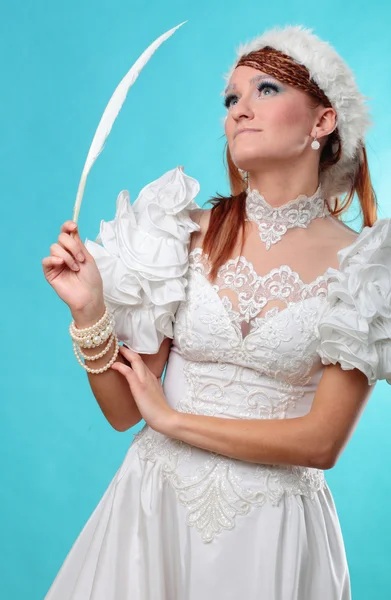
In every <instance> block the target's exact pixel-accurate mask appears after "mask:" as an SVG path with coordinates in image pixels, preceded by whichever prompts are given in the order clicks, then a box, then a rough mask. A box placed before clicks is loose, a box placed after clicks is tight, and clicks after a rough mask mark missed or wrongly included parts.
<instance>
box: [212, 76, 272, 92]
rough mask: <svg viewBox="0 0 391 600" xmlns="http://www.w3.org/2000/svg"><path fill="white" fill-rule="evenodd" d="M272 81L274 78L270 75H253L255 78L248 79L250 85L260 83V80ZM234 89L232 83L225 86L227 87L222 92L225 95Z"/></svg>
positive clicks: (234, 86)
mask: <svg viewBox="0 0 391 600" xmlns="http://www.w3.org/2000/svg"><path fill="white" fill-rule="evenodd" d="M270 78H271V79H274V77H272V75H255V77H252V78H251V79H250V84H253V83H256V82H257V81H260V80H262V79H270ZM235 89H236V85H235V84H234V83H230V84H229V85H227V87H226V88H225V90H224V94H226V93H227V92H229V91H230V90H235Z"/></svg>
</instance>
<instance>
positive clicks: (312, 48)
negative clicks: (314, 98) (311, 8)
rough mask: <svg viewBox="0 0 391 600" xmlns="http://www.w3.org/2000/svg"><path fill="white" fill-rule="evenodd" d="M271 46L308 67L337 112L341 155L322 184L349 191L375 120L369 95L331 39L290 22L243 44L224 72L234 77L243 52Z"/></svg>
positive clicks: (332, 191)
mask: <svg viewBox="0 0 391 600" xmlns="http://www.w3.org/2000/svg"><path fill="white" fill-rule="evenodd" d="M265 46H271V47H272V48H275V49H276V50H279V51H280V52H283V53H284V54H287V55H288V56H291V57H292V58H293V59H294V60H296V61H297V62H298V63H301V64H303V65H304V66H306V67H307V69H308V71H309V73H310V76H311V78H312V79H313V81H315V83H317V84H318V86H319V87H320V88H321V89H322V90H323V92H324V93H325V94H326V96H327V97H328V99H329V100H330V102H331V104H332V106H333V108H334V109H335V110H336V113H337V125H338V131H339V134H340V137H341V141H342V155H341V158H340V160H339V161H338V163H337V164H336V165H334V166H332V167H330V168H329V169H327V170H326V171H325V172H324V173H322V177H321V183H322V188H323V190H324V191H325V193H327V195H328V196H335V195H338V194H342V193H345V192H347V191H348V190H349V189H350V187H351V185H352V181H353V180H354V176H355V174H356V171H357V169H358V167H359V164H360V161H361V158H362V152H361V144H362V143H364V140H365V134H366V131H367V129H368V128H369V126H370V125H371V124H372V123H371V119H370V115H369V112H368V108H367V106H366V104H365V102H366V100H367V98H366V97H365V96H363V95H362V94H361V92H360V91H359V89H358V87H357V84H356V81H355V77H354V74H353V72H352V71H351V69H350V68H349V67H348V66H347V64H346V63H345V62H344V61H343V59H342V58H341V57H340V56H339V54H338V53H337V52H336V51H335V50H334V48H333V47H332V46H331V45H330V44H329V43H328V42H325V41H323V40H321V39H320V38H319V37H318V36H316V35H315V34H313V33H312V29H306V28H304V27H303V26H302V25H295V26H293V25H289V26H287V27H284V28H275V29H271V30H269V31H266V32H265V33H263V34H262V35H260V36H258V37H256V38H254V39H253V40H251V41H250V42H246V43H244V44H240V46H239V48H238V49H237V50H236V53H237V59H236V61H235V63H234V64H233V65H232V67H231V68H230V70H229V71H228V72H227V73H226V74H225V75H224V78H225V80H226V81H227V82H228V80H229V79H230V78H231V76H232V74H233V72H234V69H235V67H236V65H237V63H238V61H239V59H240V57H241V56H243V55H244V54H248V53H249V52H252V51H253V50H260V49H261V48H264V47H265Z"/></svg>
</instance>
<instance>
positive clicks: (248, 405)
mask: <svg viewBox="0 0 391 600" xmlns="http://www.w3.org/2000/svg"><path fill="white" fill-rule="evenodd" d="M227 80H228V85H227V89H226V90H225V98H224V104H225V106H226V108H227V116H226V119H225V133H226V137H227V162H228V169H229V180H230V185H231V191H232V194H231V196H229V197H217V198H214V199H213V201H212V208H211V209H209V210H202V209H199V208H198V206H197V204H196V203H195V201H194V198H195V197H196V195H197V193H198V191H199V184H198V182H197V181H196V180H195V179H193V178H191V177H189V176H187V175H185V174H184V172H183V169H182V167H177V168H176V169H173V170H171V171H168V172H167V173H165V174H164V175H163V176H162V177H160V178H159V179H157V180H156V181H153V182H152V183H150V184H148V185H147V186H146V187H145V188H143V189H142V190H141V192H140V195H139V197H138V198H137V200H136V201H135V202H134V203H133V205H130V202H129V195H128V193H127V192H126V191H125V192H121V193H120V195H119V197H118V200H117V212H116V215H115V218H114V220H113V221H111V222H108V223H105V222H102V224H101V228H100V234H99V236H98V238H97V240H96V243H94V242H91V241H89V240H86V242H85V244H83V243H82V241H81V239H80V237H79V235H78V233H77V228H76V226H75V224H74V223H72V222H70V221H67V222H66V223H64V224H63V226H62V228H61V233H60V236H59V239H58V243H56V244H53V246H52V247H51V254H50V256H49V257H47V258H45V259H44V260H43V268H44V272H45V276H46V278H47V280H48V281H49V283H50V284H51V285H52V286H53V288H54V289H55V291H56V292H57V293H58V295H59V296H60V297H61V298H62V299H63V300H64V301H65V302H66V303H67V304H68V305H69V307H70V309H71V313H72V316H73V321H72V324H71V327H70V333H71V336H72V339H73V341H74V348H75V353H76V356H77V357H78V360H79V362H80V364H81V365H82V366H83V367H84V368H85V369H86V370H87V373H88V377H89V381H90V384H91V388H92V390H93V392H94V394H95V397H96V399H97V401H98V402H99V405H100V407H101V409H102V411H103V413H104V414H105V416H106V418H107V419H108V421H109V422H110V423H111V425H112V426H113V427H114V428H115V429H117V430H118V431H125V430H127V429H129V428H130V427H132V426H134V425H135V424H136V423H138V422H139V421H140V420H141V419H142V418H143V419H144V420H145V421H146V425H145V426H144V428H143V429H142V430H141V431H140V432H138V433H137V434H136V436H135V439H134V441H133V443H132V445H131V446H130V448H129V450H128V453H127V455H126V457H125V460H124V462H123V464H122V465H121V467H120V468H119V470H118V472H117V473H116V475H115V476H114V478H113V480H112V482H111V483H110V485H109V487H108V489H107V490H106V492H105V494H104V495H103V497H102V499H101V501H100V502H99V504H98V506H97V507H96V509H95V510H94V512H93V514H92V515H91V517H90V518H89V520H88V522H87V523H86V525H85V527H84V528H83V530H82V532H81V533H80V535H79V537H78V539H77V540H76V541H75V543H74V545H73V547H72V549H71V551H70V552H69V554H68V556H67V558H66V560H65V562H64V564H63V566H62V568H61V569H60V571H59V573H58V575H57V577H56V579H55V581H54V583H53V584H52V586H51V588H50V590H49V592H48V594H47V596H46V599H47V600H71V599H72V600H86V599H87V598H88V599H94V600H128V599H131V600H200V598H202V599H203V600H211V599H212V598H213V599H215V598H224V599H225V600H227V599H232V600H237V598H239V597H243V598H246V600H258V599H259V598H262V599H263V600H318V599H325V600H326V599H327V600H337V599H338V600H341V599H342V600H348V599H349V598H351V591H350V580H349V570H348V565H347V559H346V555H345V548H344V542H343V538H342V534H341V529H340V524H339V520H338V515H337V512H336V508H335V505H334V501H333V497H332V494H331V492H330V490H329V488H328V485H327V483H326V481H325V478H324V470H325V469H330V468H331V467H332V466H334V465H335V463H336V461H337V459H338V457H339V456H340V454H341V452H342V451H343V448H344V447H345V445H346V443H347V441H348V439H349V437H350V435H351V434H352V432H353V430H354V427H355V425H356V423H357V420H358V418H359V415H360V414H361V413H362V411H363V409H364V407H365V404H366V402H367V401H368V399H369V397H370V394H371V392H372V390H373V386H374V384H375V382H376V381H377V380H378V379H386V380H387V381H388V383H391V306H390V296H389V293H390V291H389V290H390V281H391V219H381V220H376V197H375V194H374V192H373V189H372V185H371V181H370V176H369V171H368V165H367V159H366V153H365V145H364V139H365V131H366V128H367V126H368V115H367V109H366V107H365V104H364V98H363V96H362V95H361V94H360V92H359V90H358V89H357V86H356V84H355V81H354V77H353V74H352V73H351V71H350V70H349V68H348V67H347V66H346V65H345V64H344V62H343V61H342V59H341V58H340V57H339V56H338V54H337V53H336V52H335V51H334V50H333V49H332V48H331V46H329V45H328V44H327V43H325V42H322V41H321V40H319V39H318V38H317V37H316V36H315V35H313V34H312V33H311V32H310V31H308V30H305V29H304V28H302V27H286V28H285V29H282V30H277V29H276V30H272V31H268V32H266V33H264V34H263V35H262V36H260V37H258V38H257V39H255V40H253V41H252V42H250V43H249V44H247V45H245V46H242V47H241V48H240V49H239V52H238V59H237V61H236V62H235V64H234V65H233V67H232V69H231V71H230V72H229V73H228V75H227ZM355 192H356V194H357V196H358V199H359V202H360V206H361V210H362V215H363V225H364V228H363V229H362V231H361V232H360V233H356V232H355V231H353V230H352V229H350V228H349V227H347V226H346V225H344V224H343V222H342V220H341V216H342V215H343V213H344V212H345V211H346V209H347V208H348V206H349V205H350V203H351V201H352V198H353V195H354V193H355ZM341 195H345V198H344V201H342V199H341ZM71 234H73V235H74V237H72V235H71ZM79 253H82V255H83V257H84V258H82V257H80V260H79V256H78V255H79ZM74 261H76V266H75V267H74V268H75V270H74V271H72V268H73V263H74ZM80 330H83V331H80ZM118 340H120V341H122V342H123V343H124V345H122V346H119V345H118ZM95 356H97V359H96V360H93V358H94V357H95ZM82 358H84V359H85V362H83V361H82ZM166 363H167V369H166V373H165V378H164V384H163V386H162V385H161V382H160V377H161V375H162V373H163V370H164V368H165V366H166Z"/></svg>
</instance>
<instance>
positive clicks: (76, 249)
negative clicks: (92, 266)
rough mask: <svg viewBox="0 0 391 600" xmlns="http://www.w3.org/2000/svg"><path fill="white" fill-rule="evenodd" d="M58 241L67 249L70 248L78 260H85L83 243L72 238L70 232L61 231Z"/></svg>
mask: <svg viewBox="0 0 391 600" xmlns="http://www.w3.org/2000/svg"><path fill="white" fill-rule="evenodd" d="M58 243H59V245H60V246H62V247H63V248H65V250H68V252H69V253H70V254H72V255H73V257H74V259H75V260H76V261H80V262H83V261H84V260H85V256H84V253H83V249H82V246H81V244H80V243H79V242H78V241H77V240H76V239H73V238H71V236H70V235H69V233H65V232H64V231H63V232H61V233H60V235H59V236H58Z"/></svg>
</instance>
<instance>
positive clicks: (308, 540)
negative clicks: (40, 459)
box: [45, 446, 351, 600]
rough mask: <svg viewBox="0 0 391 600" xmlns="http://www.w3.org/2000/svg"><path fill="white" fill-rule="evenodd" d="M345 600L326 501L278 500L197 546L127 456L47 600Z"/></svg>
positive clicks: (163, 492)
mask: <svg viewBox="0 0 391 600" xmlns="http://www.w3.org/2000/svg"><path fill="white" fill-rule="evenodd" d="M223 599H224V600H242V599H243V600H351V591H350V579H349V571H348V566H347V560H346V555H345V547H344V542H343V538H342V533H341V529H340V524H339V519H338V516H337V512H336V508H335V504H334V500H333V497H332V494H331V492H330V490H329V488H328V486H327V485H326V487H324V488H323V489H322V490H320V491H317V492H316V494H315V496H314V498H308V497H305V496H302V495H292V496H284V497H283V498H282V499H281V501H280V503H279V505H278V506H273V505H272V504H271V503H269V502H268V503H266V504H264V505H263V506H261V507H256V508H254V509H253V510H252V511H251V512H249V513H248V514H246V515H237V516H236V520H235V527H234V528H233V529H231V530H225V531H223V532H222V533H221V535H219V536H218V537H216V538H215V539H213V541H212V542H211V543H207V544H205V543H204V542H203V541H202V540H201V537H200V535H199V533H198V532H197V531H196V529H195V528H194V527H191V526H189V525H188V524H187V523H186V507H184V506H183V505H182V504H181V503H180V502H178V499H177V497H176V493H175V490H174V488H173V487H172V485H171V483H170V482H169V481H167V480H166V479H165V478H164V476H163V472H162V467H161V466H160V465H159V462H155V463H154V462H151V461H147V462H145V461H142V460H141V459H140V457H139V454H138V452H137V450H136V448H135V447H132V446H130V448H129V450H128V453H127V455H126V457H125V460H124V462H123V464H122V465H121V467H120V468H119V470H118V471H117V473H116V475H115V476H114V478H113V480H112V481H111V483H110V484H109V486H108V488H107V489H106V491H105V493H104V495H103V497H102V498H101V500H100V502H99V504H98V505H97V507H96V508H95V510H94V511H93V513H92V514H91V516H90V518H89V519H88V521H87V523H86V524H85V526H84V528H83V529H82V531H81V532H80V534H79V536H78V538H77V539H76V541H75V542H74V544H73V546H72V548H71V549H70V551H69V553H68V555H67V557H66V559H65V561H64V563H63V564H62V566H61V568H60V570H59V572H58V574H57V576H56V578H55V580H54V581H53V583H52V585H51V587H50V589H49V591H48V592H47V595H46V596H45V600H223Z"/></svg>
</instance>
